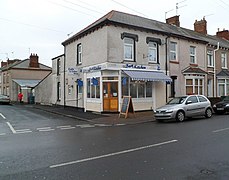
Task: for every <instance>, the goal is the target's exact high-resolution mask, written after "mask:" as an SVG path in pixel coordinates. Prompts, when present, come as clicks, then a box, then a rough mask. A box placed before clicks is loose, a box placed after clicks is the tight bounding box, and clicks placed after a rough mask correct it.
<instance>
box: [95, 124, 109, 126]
mask: <svg viewBox="0 0 229 180" xmlns="http://www.w3.org/2000/svg"><path fill="white" fill-rule="evenodd" d="M94 125H95V126H99V127H109V126H112V125H110V124H94Z"/></svg>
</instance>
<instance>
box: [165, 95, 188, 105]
mask: <svg viewBox="0 0 229 180" xmlns="http://www.w3.org/2000/svg"><path fill="white" fill-rule="evenodd" d="M186 98H187V96H183V97H175V98H173V99H171V100H170V101H169V102H168V103H167V104H182V103H183V102H184V100H185V99H186Z"/></svg>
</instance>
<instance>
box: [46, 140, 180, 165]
mask: <svg viewBox="0 0 229 180" xmlns="http://www.w3.org/2000/svg"><path fill="white" fill-rule="evenodd" d="M177 141H178V140H171V141H165V142H161V143H157V144H151V145H148V146H142V147H138V148H133V149H127V150H124V151H119V152H114V153H110V154H104V155H101V156H94V157H91V158H86V159H80V160H76V161H71V162H66V163H61V164H56V165H51V166H49V168H57V167H61V166H67V165H71V164H77V163H82V162H87V161H93V160H96V159H101V158H106V157H110V156H116V155H120V154H125V153H130V152H134V151H139V150H143V149H149V148H152V147H157V146H162V145H165V144H170V143H175V142H177Z"/></svg>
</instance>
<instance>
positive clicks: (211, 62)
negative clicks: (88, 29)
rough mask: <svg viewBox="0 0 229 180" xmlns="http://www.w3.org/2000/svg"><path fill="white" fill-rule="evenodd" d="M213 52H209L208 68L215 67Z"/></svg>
mask: <svg viewBox="0 0 229 180" xmlns="http://www.w3.org/2000/svg"><path fill="white" fill-rule="evenodd" d="M213 54H214V53H213V50H207V61H208V67H214V66H215V64H214V56H213Z"/></svg>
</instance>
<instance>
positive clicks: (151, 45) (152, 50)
mask: <svg viewBox="0 0 229 180" xmlns="http://www.w3.org/2000/svg"><path fill="white" fill-rule="evenodd" d="M146 43H147V44H148V61H149V63H159V45H161V39H159V38H154V37H147V38H146Z"/></svg>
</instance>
